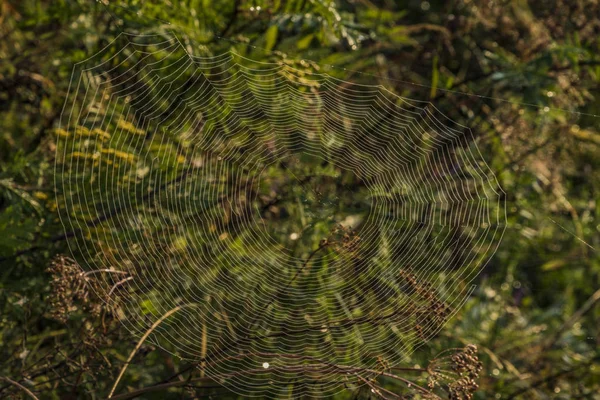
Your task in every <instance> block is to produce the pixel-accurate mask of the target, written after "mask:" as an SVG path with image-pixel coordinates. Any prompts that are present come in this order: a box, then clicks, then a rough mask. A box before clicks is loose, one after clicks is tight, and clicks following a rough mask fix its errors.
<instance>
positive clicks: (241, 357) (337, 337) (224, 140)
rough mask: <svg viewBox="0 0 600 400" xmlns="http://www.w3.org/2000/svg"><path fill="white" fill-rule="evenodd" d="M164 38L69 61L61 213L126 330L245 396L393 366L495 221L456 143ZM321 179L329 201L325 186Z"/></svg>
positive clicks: (456, 301) (408, 110)
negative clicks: (192, 363)
mask: <svg viewBox="0 0 600 400" xmlns="http://www.w3.org/2000/svg"><path fill="white" fill-rule="evenodd" d="M192 53H193V51H192V50H191V46H184V45H183V44H182V43H181V42H180V41H179V39H178V38H177V37H176V36H173V35H171V34H168V35H143V36H140V35H131V34H121V35H119V36H118V37H117V38H116V39H115V40H114V41H113V42H111V43H110V44H109V45H107V47H106V48H105V49H103V50H102V51H101V52H99V53H98V54H95V55H93V56H92V57H90V58H88V59H87V60H85V61H83V62H81V63H79V64H77V65H76V66H75V67H74V70H73V75H72V77H71V85H70V88H69V95H68V97H67V100H66V103H65V108H64V110H63V113H62V118H61V128H60V129H59V130H58V131H57V136H58V146H57V161H56V174H57V179H56V186H57V200H58V208H59V211H60V215H61V220H62V222H63V224H64V226H65V230H66V232H71V233H72V234H69V236H71V238H70V240H69V246H70V248H71V251H72V253H73V256H74V257H75V258H76V259H77V260H79V262H80V264H81V266H82V268H84V269H85V270H87V271H97V273H96V274H95V275H96V276H97V277H98V279H99V280H101V282H102V285H101V288H100V289H98V290H99V292H101V295H102V296H103V298H105V299H106V300H107V302H109V304H110V305H111V306H112V309H113V310H114V312H115V313H116V314H117V315H118V316H119V317H120V319H121V320H122V321H123V323H124V324H125V326H126V327H127V328H128V329H130V330H131V331H132V332H133V333H134V334H135V335H138V336H142V335H143V334H144V332H146V330H147V329H148V327H149V326H151V325H152V324H153V323H154V322H155V321H157V320H158V319H159V318H161V316H162V315H164V314H165V313H167V312H169V311H170V310H173V309H174V308H175V307H182V308H181V309H180V310H179V311H178V312H177V313H174V314H173V315H172V316H170V317H169V318H168V319H166V320H165V321H164V322H163V323H161V324H160V325H159V326H158V327H157V329H156V330H155V331H154V332H153V334H152V336H151V339H152V341H153V342H154V343H155V344H157V345H160V346H162V347H164V348H165V349H167V350H169V351H176V352H177V354H180V355H183V356H184V357H185V358H188V359H190V360H193V361H196V362H197V363H198V364H197V365H198V368H201V369H202V373H203V374H204V376H208V377H212V378H214V379H215V380H217V381H218V382H220V383H221V384H223V385H225V386H226V387H228V388H230V389H232V390H234V391H236V392H238V393H240V394H243V395H245V396H263V395H269V396H277V397H282V396H287V395H293V396H301V395H303V394H310V395H313V396H327V395H330V394H332V393H334V392H336V391H339V390H342V388H343V385H346V386H348V385H358V384H361V382H360V381H357V379H356V377H355V375H357V374H360V375H361V376H362V377H365V378H369V377H375V376H376V375H377V374H378V373H380V372H381V371H382V368H383V367H382V365H383V363H382V360H385V365H398V364H400V363H401V362H403V361H406V360H407V358H408V357H409V356H410V354H411V353H412V352H413V351H414V349H415V348H416V347H417V346H418V345H420V344H422V343H424V342H425V341H427V340H428V339H429V338H430V337H431V336H432V335H434V334H435V333H436V332H437V331H438V330H439V329H440V328H441V327H442V325H443V324H444V323H445V322H446V321H447V320H448V319H449V318H450V317H451V316H452V314H453V313H454V312H455V311H456V310H457V309H458V308H459V307H460V305H461V304H462V302H463V301H464V300H465V299H466V297H467V296H468V294H469V292H470V290H471V289H472V285H471V282H472V280H473V279H474V277H475V276H476V275H477V274H478V273H479V271H480V270H481V268H482V267H483V266H484V265H485V264H486V263H487V261H488V260H489V259H490V257H491V256H492V255H493V252H494V251H495V249H496V248H497V246H498V244H499V241H500V239H501V236H502V234H503V232H504V227H505V210H504V200H503V198H504V197H503V192H502V190H501V189H500V187H499V185H498V183H497V181H496V179H495V177H494V176H493V174H492V172H491V170H490V169H489V168H488V167H487V165H486V163H485V161H484V160H483V158H482V157H481V154H480V153H479V151H478V150H477V148H476V147H475V145H474V140H473V138H472V137H471V132H470V130H469V129H468V128H466V127H463V126H460V125H458V124H456V123H454V122H452V121H451V120H449V119H448V118H446V117H445V116H443V115H442V114H441V113H440V112H439V111H438V110H437V109H436V108H435V107H434V106H433V105H432V104H431V103H428V102H424V101H416V100H411V99H407V98H402V97H399V96H397V95H395V94H393V93H391V92H390V91H388V90H386V89H384V88H383V87H381V86H369V85H360V84H355V83H351V82H346V81H343V80H339V79H336V78H333V77H332V76H329V75H327V74H325V73H318V72H315V66H314V65H308V64H306V63H305V62H298V63H292V62H290V61H287V60H284V59H275V58H274V59H273V62H271V63H259V62H256V61H253V60H251V59H248V58H245V57H243V56H241V55H239V54H237V53H236V52H233V51H230V52H228V53H225V54H222V55H217V56H211V55H207V56H195V55H193V54H192ZM332 187H335V188H336V189H335V190H333V189H331V188H332Z"/></svg>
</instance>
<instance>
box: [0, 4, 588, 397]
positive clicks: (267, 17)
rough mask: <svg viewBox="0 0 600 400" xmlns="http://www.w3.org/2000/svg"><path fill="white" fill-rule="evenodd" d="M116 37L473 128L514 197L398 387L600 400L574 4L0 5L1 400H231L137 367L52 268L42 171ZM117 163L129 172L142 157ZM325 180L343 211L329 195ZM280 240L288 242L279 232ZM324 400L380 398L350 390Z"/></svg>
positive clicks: (161, 358)
mask: <svg viewBox="0 0 600 400" xmlns="http://www.w3.org/2000/svg"><path fill="white" fill-rule="evenodd" d="M122 31H126V32H130V33H136V34H159V35H161V34H165V33H166V32H173V33H174V34H176V35H177V37H178V38H179V39H180V40H181V41H182V42H183V43H184V44H185V45H189V46H194V50H195V54H201V55H204V56H214V55H220V54H223V53H224V52H226V51H227V50H231V49H233V50H235V51H236V52H237V53H238V54H242V55H244V56H246V57H249V58H251V59H253V60H256V61H269V62H273V61H274V60H280V61H281V60H285V62H286V63H288V64H289V65H291V66H294V67H296V68H299V69H303V70H305V71H306V72H308V73H310V72H317V71H320V70H321V68H322V66H323V65H333V66H335V67H334V68H330V69H328V70H327V73H328V74H331V75H332V76H334V77H338V78H340V79H344V80H348V81H352V82H356V83H364V84H368V85H383V86H384V87H385V88H387V89H388V90H390V91H391V92H393V93H395V94H397V95H400V96H404V97H408V98H411V99H418V100H424V101H431V102H433V104H434V105H435V107H437V109H439V110H440V112H441V113H443V114H444V115H446V116H448V117H449V118H451V119H452V120H454V121H456V122H457V123H459V124H462V125H465V126H468V127H470V128H471V129H472V133H473V139H472V140H473V143H472V144H473V145H476V146H477V147H478V148H479V150H480V152H481V154H482V156H483V158H484V159H485V160H486V162H487V163H488V164H489V166H490V168H491V169H492V171H493V172H494V173H495V175H496V176H497V178H498V181H499V184H500V186H501V187H502V189H503V190H504V192H506V198H505V201H506V204H507V211H508V225H507V229H506V232H505V234H504V238H503V241H502V243H501V245H500V247H499V249H498V251H497V252H496V253H495V254H494V256H493V258H492V259H491V261H490V262H489V263H488V264H487V265H486V267H485V268H484V270H483V271H482V272H481V274H480V275H479V276H478V277H477V279H476V281H475V282H474V283H476V284H477V288H476V289H475V291H474V292H473V293H472V295H471V296H470V298H469V299H468V300H467V302H466V304H465V305H464V306H463V307H462V308H461V309H460V310H459V311H458V313H457V314H456V315H455V316H454V317H453V318H452V319H450V320H449V322H447V323H446V324H445V325H444V327H443V328H442V330H441V331H440V332H439V333H437V334H436V335H435V337H433V338H432V339H431V340H429V341H428V342H427V343H426V344H425V345H423V346H421V347H420V348H419V349H417V350H416V351H415V353H413V354H412V355H411V356H410V359H408V360H407V361H406V363H405V365H404V364H403V365H399V366H393V367H396V368H400V370H396V371H395V372H394V373H395V374H398V375H399V376H401V377H404V378H406V379H408V380H410V381H411V382H414V383H415V384H418V385H420V386H422V387H427V384H428V379H429V382H430V381H431V379H432V377H431V375H432V371H433V370H434V369H435V368H434V366H435V363H436V362H438V363H439V362H441V361H443V360H444V359H443V358H442V356H440V354H441V353H442V352H444V351H448V350H449V349H456V348H464V347H465V346H467V345H469V344H473V345H475V346H477V348H478V357H479V361H481V363H482V370H481V371H480V372H479V373H478V374H477V375H478V376H477V379H476V383H477V385H478V388H477V390H474V389H473V388H471V389H473V390H468V391H466V392H465V393H462V392H460V393H459V392H457V391H456V390H453V388H456V387H457V386H456V382H457V379H459V378H460V377H458V378H456V377H454V376H451V377H449V378H447V379H446V378H445V377H438V380H439V381H440V382H439V384H438V385H435V387H434V389H433V390H434V391H435V393H436V394H437V395H439V396H440V397H441V398H454V399H468V398H471V396H472V398H475V399H494V398H497V399H576V398H581V399H598V398H600V395H598V392H600V358H599V355H600V354H599V350H598V349H599V347H600V346H599V343H600V339H599V336H598V333H599V332H598V331H599V329H600V324H599V323H598V321H599V318H600V308H599V307H598V301H600V258H599V256H598V252H597V249H598V248H599V247H600V236H599V232H600V222H599V219H598V218H599V213H600V211H599V210H598V209H597V207H596V203H597V199H598V193H599V190H600V187H599V185H600V173H599V167H600V165H599V164H600V157H598V154H599V153H598V150H599V146H600V118H599V116H598V115H597V114H600V100H599V96H598V93H599V92H598V90H599V88H600V56H599V54H600V39H599V38H600V5H599V4H598V2H592V1H576V0H572V1H560V0H557V1H554V0H550V1H546V0H536V1H523V0H519V1H467V0H463V1H447V2H444V1H406V2H404V1H398V2H393V1H385V0H382V1H375V0H355V1H336V2H332V1H331V2H328V1H321V0H312V1H310V0H298V1H294V0H291V1H287V2H286V1H260V0H256V1H246V0H234V1H222V2H211V1H167V2H162V1H160V2H158V1H134V0H128V1H122V2H116V1H110V2H109V1H104V2H102V1H98V2H96V1H83V0H79V1H74V0H73V1H60V0H58V1H31V0H22V1H11V0H2V1H1V2H0V37H1V38H2V40H1V41H0V113H1V115H0V230H1V232H2V234H1V235H0V275H1V280H0V310H1V311H0V331H1V332H2V336H1V338H0V355H1V361H0V397H2V398H4V397H8V398H20V397H22V396H24V397H27V396H37V397H38V398H40V399H42V398H49V399H54V398H56V399H63V398H64V399H69V398H106V397H107V396H108V394H109V393H110V391H111V388H112V386H113V385H114V383H115V381H116V380H117V379H118V376H119V373H120V371H122V370H123V367H124V366H126V371H125V372H124V374H123V377H122V378H120V383H119V386H118V388H117V390H116V393H117V394H122V395H125V394H126V393H128V392H133V391H135V390H140V389H143V388H148V389H149V390H147V391H146V392H145V393H143V394H141V396H142V397H141V398H148V399H162V398H173V399H176V398H208V397H210V398H236V397H239V396H237V395H235V394H232V393H229V392H227V391H226V390H223V388H220V387H219V386H218V385H215V384H208V385H207V384H204V381H202V382H203V384H199V383H194V382H198V381H197V379H201V378H202V377H203V373H202V371H201V370H197V369H194V368H190V364H189V363H188V362H185V361H181V360H180V358H179V355H178V354H177V349H161V348H159V347H157V346H154V345H152V344H150V342H144V343H142V344H141V346H140V347H139V348H136V343H137V342H138V339H139V336H138V337H136V336H132V335H131V334H130V332H129V331H127V330H126V329H125V328H123V326H122V325H121V324H120V323H119V322H118V321H116V318H115V315H118V313H119V305H118V304H116V305H114V304H113V305H111V306H110V307H109V306H108V305H106V304H104V303H102V302H101V301H98V299H95V298H94V295H93V293H92V292H88V290H87V289H85V288H82V286H81V283H82V282H81V281H80V278H79V275H78V273H77V272H76V271H77V270H75V269H74V268H73V265H71V263H70V262H69V261H68V260H65V259H61V258H58V259H57V258H56V256H57V255H61V254H65V255H67V254H69V255H70V250H69V248H68V245H67V243H68V241H67V239H70V238H69V237H67V236H69V235H65V232H64V230H63V227H62V225H61V223H60V220H59V211H58V209H59V208H60V205H61V202H68V201H69V197H68V193H66V192H59V193H56V194H58V196H56V194H55V187H59V188H60V187H62V186H63V185H65V183H64V182H63V181H62V179H63V177H62V176H61V175H60V174H59V175H55V173H54V164H55V162H59V163H60V160H57V159H56V156H55V155H56V154H57V153H56V150H57V146H59V148H60V140H61V135H62V134H64V133H65V132H63V131H61V130H59V129H58V124H59V118H60V116H61V111H62V108H63V104H64V102H65V99H66V97H67V92H68V84H69V81H70V77H71V71H72V68H73V65H74V64H75V63H77V62H80V61H83V60H85V59H87V58H88V57H89V56H90V55H92V54H95V53H97V52H98V51H100V50H101V49H103V48H105V47H106V46H107V45H109V44H110V45H114V46H115V48H119V46H120V44H121V43H119V42H118V40H117V42H112V41H113V39H115V37H118V35H119V33H121V32H122ZM252 46H257V47H258V49H255V48H254V47H252ZM265 49H266V50H268V51H265ZM302 60H312V61H314V63H313V62H306V61H302ZM71 93H73V92H71ZM78 95H79V94H78V93H75V94H74V95H73V96H75V97H77V96H78ZM129 129H130V131H131V130H132V129H133V130H135V129H136V128H135V127H133V128H132V127H129ZM130 133H131V134H132V135H135V134H136V133H135V132H130ZM121 150H123V149H122V148H121ZM152 151H153V152H155V154H160V155H161V157H162V159H163V160H165V161H164V163H163V164H162V165H161V166H160V167H159V168H160V170H161V172H162V173H164V174H166V175H167V176H172V177H176V176H177V172H178V171H179V168H180V166H178V165H179V164H180V163H181V162H180V160H178V158H177V155H176V153H174V152H173V149H171V148H168V146H164V147H155V148H152ZM113 155H114V157H115V159H116V158H121V159H122V162H123V163H124V164H127V162H129V160H131V159H132V158H131V157H134V155H132V154H130V153H128V152H127V151H125V150H123V152H122V153H117V154H115V153H113ZM288 168H292V169H293V168H294V167H293V166H289V167H288ZM324 169H325V170H326V168H325V167H324ZM284 172H285V171H284V168H283V167H280V168H279V169H277V168H275V169H273V170H271V171H269V172H268V174H267V175H266V179H268V180H269V182H270V183H271V185H274V186H276V187H285V183H286V182H285V175H286V174H285V173H284ZM320 173H321V174H326V173H328V172H327V171H325V172H323V171H320ZM320 179H321V180H320V181H319V182H318V186H319V187H320V188H324V191H325V192H326V196H327V197H328V198H335V196H337V195H338V191H339V188H337V187H336V186H335V184H334V183H332V182H331V181H328V180H327V179H325V178H322V177H321V178H320ZM55 180H57V183H56V185H55ZM349 184H351V185H354V184H355V183H353V182H350V183H349ZM297 189H298V188H297V187H296V189H293V190H297ZM360 190H361V189H360V188H356V191H357V193H359V192H360ZM108 193H110V192H108ZM341 194H342V195H344V193H341ZM301 195H302V193H290V194H289V196H290V197H291V198H295V197H298V196H301ZM357 197H359V198H362V196H357ZM57 200H58V203H57ZM263 200H264V202H263V203H262V204H261V205H262V206H264V207H265V210H266V211H267V214H265V218H267V219H271V220H273V221H275V222H277V221H280V220H285V215H283V216H282V215H281V212H282V210H284V209H285V206H282V205H281V204H275V203H273V204H270V202H272V201H273V200H274V199H273V198H269V195H268V193H267V194H266V195H265V198H264V199H263ZM309 200H310V199H309ZM353 200H355V198H354V197H352V196H350V198H343V199H342V202H343V204H344V207H345V208H347V209H350V208H352V207H355V208H356V210H358V211H356V210H354V209H353V210H352V214H355V213H360V210H364V205H361V204H360V203H358V204H357V202H356V201H353ZM346 211H347V210H346ZM80 217H81V218H82V220H84V221H85V220H86V219H85V218H86V217H87V218H88V219H87V221H88V222H89V221H94V220H93V218H94V217H97V215H89V216H85V215H84V216H80ZM229 217H230V216H229ZM229 217H227V218H229ZM314 218H315V220H317V221H318V220H319V218H320V216H318V215H317V216H314ZM103 223H104V221H97V222H92V223H91V224H89V226H88V227H86V229H84V230H83V231H82V232H81V233H80V234H78V237H77V238H76V240H83V241H88V242H90V243H92V242H93V243H94V245H98V246H100V247H101V248H102V249H103V251H105V252H108V253H110V252H112V251H113V249H110V245H109V244H107V243H106V242H103V241H102V240H101V239H102V234H103V232H102V231H101V229H102V227H103V226H105V225H103ZM274 226H276V227H277V226H278V225H277V224H274ZM331 229H332V227H331V226H329V225H326V224H325V225H323V227H322V229H321V231H319V230H317V231H315V232H314V233H313V235H312V236H310V237H309V238H308V239H307V240H306V241H299V242H297V243H299V244H298V245H297V246H299V247H297V248H296V249H295V251H296V253H297V254H298V255H299V257H304V258H306V256H307V255H309V254H310V253H311V252H312V251H313V250H314V249H315V245H318V243H319V240H321V239H323V238H325V237H327V235H328V234H329V233H330V232H331ZM288 233H289V228H288V227H286V226H281V232H277V231H276V232H272V234H273V235H278V234H281V235H285V236H287V235H288ZM336 233H339V232H336ZM153 234H154V235H155V236H153V237H160V238H161V242H160V243H157V244H156V245H157V246H158V245H160V246H164V248H165V249H169V251H173V253H174V254H175V253H177V251H178V248H179V247H181V246H182V243H181V242H178V240H179V239H180V238H179V237H178V236H177V235H174V234H172V232H166V231H165V232H153ZM336 240H337V239H336ZM339 243H341V244H344V243H346V244H347V242H344V241H343V239H340V242H339ZM178 246H179V247H178ZM183 246H185V244H183ZM342 247H343V246H342ZM128 250H131V249H128ZM132 251H133V250H132ZM111 254H112V253H111ZM114 254H115V259H118V254H117V251H116V250H115V253H114ZM74 255H75V256H77V254H74ZM346 256H347V255H346ZM53 260H54V261H53ZM86 283H89V284H92V285H94V284H95V283H94V282H86ZM97 292H101V290H98V291H97ZM97 292H96V293H97ZM142 333H143V331H142ZM134 349H135V352H134V354H133V358H132V359H131V360H128V357H129V356H130V354H132V350H134ZM173 353H175V354H173ZM442 354H443V353H442ZM440 360H441V361H440ZM453 362H455V360H453ZM381 363H382V365H385V360H382V361H381ZM452 365H453V366H455V364H452ZM428 366H429V367H431V368H428ZM402 368H406V370H405V371H403V370H402ZM428 369H429V370H428ZM422 370H424V371H422ZM454 372H456V371H454ZM428 376H429V378H428ZM186 380H189V381H186ZM190 381H191V382H190ZM173 382H175V383H176V384H169V383H173ZM188 382H189V383H188ZM161 383H162V384H165V383H166V385H164V386H157V385H160V384H161ZM377 385H378V387H382V388H385V389H386V390H388V391H390V392H391V393H392V394H389V393H387V392H383V393H382V394H381V396H379V397H384V398H426V397H427V395H426V394H423V392H420V391H418V390H416V391H415V389H414V387H410V386H409V385H407V384H406V382H402V381H399V380H397V379H393V378H386V377H384V376H382V377H379V378H378V379H377ZM453 385H454V386H453ZM459 386H460V385H459ZM288 392H289V393H288V397H295V395H294V393H295V392H294V391H293V389H290V390H288ZM282 393H283V392H282ZM309 395H310V396H314V397H316V396H318V395H319V393H318V390H316V389H315V390H313V391H312V392H311V393H310V394H309ZM309 395H307V396H309ZM279 396H280V397H284V395H283V394H280V395H279ZM394 396H396V397H394ZM335 397H336V398H340V399H342V398H344V399H345V398H361V399H363V398H364V399H366V398H377V397H378V393H374V392H373V391H371V390H369V387H362V388H357V387H352V386H349V387H347V389H346V390H344V391H342V392H340V393H339V394H337V395H336V396H335Z"/></svg>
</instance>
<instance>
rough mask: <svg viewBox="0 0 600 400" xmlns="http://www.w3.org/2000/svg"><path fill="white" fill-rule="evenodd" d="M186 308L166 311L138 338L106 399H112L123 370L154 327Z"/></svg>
mask: <svg viewBox="0 0 600 400" xmlns="http://www.w3.org/2000/svg"><path fill="white" fill-rule="evenodd" d="M184 307H186V306H177V307H175V308H173V309H172V310H170V311H167V312H166V313H165V314H164V315H163V316H162V317H160V318H159V319H158V320H156V322H154V324H152V326H151V327H150V329H148V330H147V331H146V333H144V336H142V337H141V338H140V340H139V341H138V343H137V345H136V346H135V348H134V349H133V350H132V351H131V354H129V357H128V358H127V361H126V362H125V365H123V368H121V372H119V376H118V377H117V380H116V381H115V383H114V384H113V387H112V389H111V390H110V393H109V395H108V398H109V399H111V398H113V394H114V392H115V390H116V389H117V386H118V385H119V382H120V381H121V378H122V377H123V374H124V373H125V370H126V369H127V367H128V366H129V364H130V363H131V360H133V357H134V356H135V354H136V353H137V351H138V350H139V349H140V347H142V344H143V343H144V341H145V340H146V338H147V337H148V336H149V335H150V334H151V333H152V331H154V329H156V327H158V326H159V325H160V324H161V323H162V322H163V321H164V320H165V319H167V318H169V317H170V316H171V315H173V314H175V313H176V312H177V311H179V310H181V309H182V308H184Z"/></svg>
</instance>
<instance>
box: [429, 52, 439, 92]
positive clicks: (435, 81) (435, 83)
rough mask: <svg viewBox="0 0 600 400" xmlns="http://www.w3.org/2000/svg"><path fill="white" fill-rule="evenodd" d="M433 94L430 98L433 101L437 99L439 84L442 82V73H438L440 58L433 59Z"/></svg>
mask: <svg viewBox="0 0 600 400" xmlns="http://www.w3.org/2000/svg"><path fill="white" fill-rule="evenodd" d="M431 69H432V71H431V92H430V93H429V97H431V98H432V99H433V98H434V97H435V94H436V92H437V86H438V82H439V80H440V72H439V71H438V56H437V55H436V56H435V57H433V66H432V67H431Z"/></svg>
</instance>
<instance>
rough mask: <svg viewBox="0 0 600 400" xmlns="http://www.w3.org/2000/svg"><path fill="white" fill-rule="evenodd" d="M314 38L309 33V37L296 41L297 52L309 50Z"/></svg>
mask: <svg viewBox="0 0 600 400" xmlns="http://www.w3.org/2000/svg"><path fill="white" fill-rule="evenodd" d="M314 37H315V35H314V34H312V33H311V34H310V35H306V36H304V37H303V38H302V39H300V40H298V43H297V46H296V47H297V48H298V50H305V49H307V48H309V47H310V44H311V43H312V41H313V39H314Z"/></svg>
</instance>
